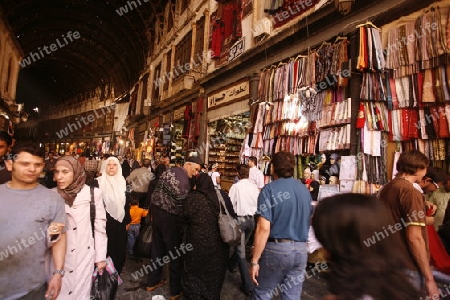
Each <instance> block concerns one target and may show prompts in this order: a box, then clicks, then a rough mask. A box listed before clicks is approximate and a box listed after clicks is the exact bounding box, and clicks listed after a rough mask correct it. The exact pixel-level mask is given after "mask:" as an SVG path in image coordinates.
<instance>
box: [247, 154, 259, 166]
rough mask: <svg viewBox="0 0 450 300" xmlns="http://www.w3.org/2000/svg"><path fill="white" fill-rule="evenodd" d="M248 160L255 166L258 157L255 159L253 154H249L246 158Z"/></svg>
mask: <svg viewBox="0 0 450 300" xmlns="http://www.w3.org/2000/svg"><path fill="white" fill-rule="evenodd" d="M248 161H251V162H253V164H254V165H255V166H256V165H258V159H257V158H256V157H255V156H250V157H249V158H248Z"/></svg>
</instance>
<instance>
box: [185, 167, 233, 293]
mask: <svg viewBox="0 0 450 300" xmlns="http://www.w3.org/2000/svg"><path fill="white" fill-rule="evenodd" d="M218 214H219V199H218V198H217V194H216V189H215V188H214V184H213V182H212V180H211V177H209V176H208V174H206V173H200V175H199V176H198V177H197V180H196V185H195V189H194V190H192V191H191V192H190V193H189V194H188V196H187V198H186V202H185V208H184V213H183V214H182V217H183V218H184V221H185V225H186V226H185V233H184V234H185V243H186V245H188V244H191V245H192V246H190V248H192V250H191V251H188V252H187V253H186V255H185V257H184V260H185V261H184V271H183V289H184V296H185V297H186V299H210V300H214V299H220V290H221V289H222V285H223V281H224V279H225V271H226V267H227V261H228V255H229V246H228V245H227V244H225V243H224V242H223V241H222V239H221V237H220V232H219V225H218V223H217V222H218Z"/></svg>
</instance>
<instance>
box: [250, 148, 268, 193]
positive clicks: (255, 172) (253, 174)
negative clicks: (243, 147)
mask: <svg viewBox="0 0 450 300" xmlns="http://www.w3.org/2000/svg"><path fill="white" fill-rule="evenodd" d="M248 167H249V168H250V173H249V176H248V178H249V179H250V181H252V182H253V183H255V184H256V186H257V187H258V189H259V190H261V189H262V188H263V187H264V174H263V173H262V172H261V171H260V170H259V169H258V160H257V159H256V157H254V156H250V157H249V158H248Z"/></svg>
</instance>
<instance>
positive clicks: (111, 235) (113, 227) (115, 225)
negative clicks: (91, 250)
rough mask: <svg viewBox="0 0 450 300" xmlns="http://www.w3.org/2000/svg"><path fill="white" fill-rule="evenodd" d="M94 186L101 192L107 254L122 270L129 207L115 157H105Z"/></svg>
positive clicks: (123, 180)
mask: <svg viewBox="0 0 450 300" xmlns="http://www.w3.org/2000/svg"><path fill="white" fill-rule="evenodd" d="M93 185H94V186H96V187H99V188H100V190H101V191H102V192H103V202H104V204H105V209H106V234H107V236H108V250H107V252H108V256H110V257H111V259H112V261H113V262H114V266H115V267H116V270H117V272H118V273H119V274H120V273H121V272H122V268H123V265H124V264H125V259H126V250H127V229H126V226H127V224H128V223H130V222H131V216H130V208H129V205H127V203H126V200H125V199H126V198H125V191H126V181H125V178H124V177H123V176H122V167H121V166H120V162H119V160H118V159H117V158H116V157H112V156H111V157H109V158H107V159H106V162H105V164H104V168H103V170H102V175H101V176H100V177H97V178H96V180H95V181H94V184H93Z"/></svg>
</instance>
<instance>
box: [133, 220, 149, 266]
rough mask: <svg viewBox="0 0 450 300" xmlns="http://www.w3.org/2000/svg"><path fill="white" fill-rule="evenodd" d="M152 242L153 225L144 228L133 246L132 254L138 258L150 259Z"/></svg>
mask: <svg viewBox="0 0 450 300" xmlns="http://www.w3.org/2000/svg"><path fill="white" fill-rule="evenodd" d="M152 240H153V225H152V224H151V223H150V225H147V226H144V228H142V229H141V231H140V232H139V236H138V238H137V239H136V243H135V245H134V254H135V255H136V256H138V257H147V258H149V257H150V252H151V248H152Z"/></svg>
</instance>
